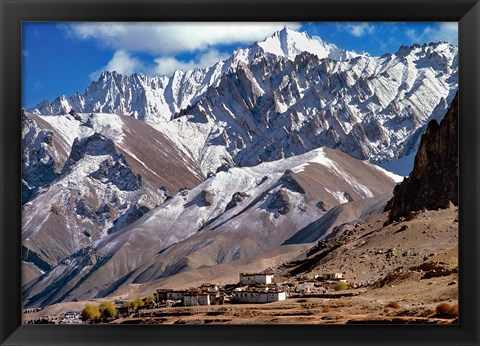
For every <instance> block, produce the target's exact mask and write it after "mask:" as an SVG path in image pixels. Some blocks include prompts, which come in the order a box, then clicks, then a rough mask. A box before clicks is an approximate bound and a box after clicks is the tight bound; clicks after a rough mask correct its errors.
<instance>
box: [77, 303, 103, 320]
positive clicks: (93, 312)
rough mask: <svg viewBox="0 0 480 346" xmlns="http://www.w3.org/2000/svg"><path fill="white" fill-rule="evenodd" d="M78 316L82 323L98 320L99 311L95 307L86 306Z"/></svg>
mask: <svg viewBox="0 0 480 346" xmlns="http://www.w3.org/2000/svg"><path fill="white" fill-rule="evenodd" d="M80 315H81V317H82V320H83V321H94V320H97V319H99V318H100V310H99V309H98V306H96V305H92V304H87V305H86V306H85V308H84V309H83V310H82V312H81V314H80Z"/></svg>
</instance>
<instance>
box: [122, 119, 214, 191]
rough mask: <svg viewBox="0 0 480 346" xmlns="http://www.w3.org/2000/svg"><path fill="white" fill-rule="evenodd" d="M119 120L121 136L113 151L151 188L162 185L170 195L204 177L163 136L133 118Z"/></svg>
mask: <svg viewBox="0 0 480 346" xmlns="http://www.w3.org/2000/svg"><path fill="white" fill-rule="evenodd" d="M121 119H122V121H123V124H124V125H123V130H124V133H125V137H124V139H123V141H122V142H120V143H117V144H116V145H117V148H118V150H119V151H120V152H121V153H122V154H123V155H124V156H125V157H126V159H127V161H128V163H129V164H130V165H131V166H132V170H133V171H134V172H135V173H137V174H140V175H141V176H142V178H143V179H144V180H145V181H146V182H147V183H148V184H150V185H151V187H152V188H154V189H158V188H159V187H162V186H163V187H165V188H167V190H168V191H169V192H170V193H172V194H174V193H176V192H177V191H178V190H180V189H181V188H189V189H190V188H192V187H194V186H196V185H198V184H199V183H200V182H201V181H202V180H203V179H204V178H205V177H204V175H203V173H202V172H201V170H200V168H199V167H198V166H197V164H196V163H195V162H194V161H193V160H192V159H191V158H190V157H189V156H187V155H186V154H185V153H183V152H182V151H181V150H180V149H179V148H178V147H177V146H176V145H175V144H174V143H173V142H172V141H171V140H170V139H169V138H167V137H166V136H165V135H164V134H163V133H161V132H159V131H157V130H156V129H154V128H153V127H151V126H150V125H148V124H147V123H146V122H144V121H140V120H137V119H135V118H133V117H128V116H125V117H121Z"/></svg>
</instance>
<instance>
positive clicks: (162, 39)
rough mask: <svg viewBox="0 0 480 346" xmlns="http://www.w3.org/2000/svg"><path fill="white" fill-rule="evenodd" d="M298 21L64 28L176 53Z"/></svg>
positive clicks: (247, 38)
mask: <svg viewBox="0 0 480 346" xmlns="http://www.w3.org/2000/svg"><path fill="white" fill-rule="evenodd" d="M285 25H286V26H288V27H290V28H292V29H298V28H299V27H300V24H299V23H177V22H175V23H75V24H64V25H61V28H63V30H64V31H65V32H66V33H67V34H68V35H69V36H71V37H73V38H78V39H81V40H95V41H97V42H98V43H100V44H102V45H106V46H108V47H110V48H114V49H116V50H124V51H132V52H148V53H151V54H159V55H167V56H174V55H175V54H178V53H182V52H192V51H202V50H206V49H208V48H211V47H212V46H214V45H218V44H233V43H246V44H249V43H253V42H255V41H258V40H263V39H264V38H266V37H268V36H270V35H271V34H273V32H275V31H277V30H281V29H282V28H283V27H284V26H285Z"/></svg>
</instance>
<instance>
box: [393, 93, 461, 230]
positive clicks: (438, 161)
mask: <svg viewBox="0 0 480 346" xmlns="http://www.w3.org/2000/svg"><path fill="white" fill-rule="evenodd" d="M449 202H452V203H453V204H454V205H458V93H457V94H456V95H455V97H454V99H453V101H452V104H451V105H450V108H449V109H448V112H447V114H446V115H445V117H444V118H443V120H442V121H441V122H440V124H439V123H438V122H437V121H436V120H432V121H430V122H429V124H428V126H427V130H426V131H425V134H424V135H423V136H422V140H421V143H420V147H419V149H418V152H417V155H416V157H415V164H414V168H413V171H412V173H411V174H410V176H409V177H408V178H405V180H404V181H403V182H402V183H401V184H400V185H398V186H396V187H395V190H394V196H393V198H392V199H391V200H390V201H389V202H388V205H387V208H386V209H387V210H389V211H390V212H389V218H388V222H393V221H397V220H399V219H400V218H402V217H408V216H409V215H410V214H411V213H412V212H415V211H419V210H422V209H436V208H446V207H447V206H448V204H449Z"/></svg>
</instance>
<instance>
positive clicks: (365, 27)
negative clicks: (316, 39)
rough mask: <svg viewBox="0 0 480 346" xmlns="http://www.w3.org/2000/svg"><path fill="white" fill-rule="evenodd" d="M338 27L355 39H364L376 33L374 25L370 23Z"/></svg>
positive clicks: (345, 24)
mask: <svg viewBox="0 0 480 346" xmlns="http://www.w3.org/2000/svg"><path fill="white" fill-rule="evenodd" d="M338 26H339V28H341V29H343V30H345V31H347V32H349V33H350V34H351V35H353V36H355V37H362V36H364V35H365V34H369V35H371V34H373V31H374V27H373V25H371V24H369V23H342V24H338Z"/></svg>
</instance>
